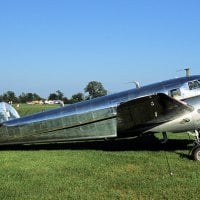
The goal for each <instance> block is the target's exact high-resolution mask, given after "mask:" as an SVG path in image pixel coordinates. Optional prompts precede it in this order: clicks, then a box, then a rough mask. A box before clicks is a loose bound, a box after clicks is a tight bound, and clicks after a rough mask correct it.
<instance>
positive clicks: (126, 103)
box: [0, 75, 200, 160]
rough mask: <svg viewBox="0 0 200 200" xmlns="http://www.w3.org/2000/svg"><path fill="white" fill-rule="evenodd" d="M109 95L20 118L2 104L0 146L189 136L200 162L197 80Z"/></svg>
mask: <svg viewBox="0 0 200 200" xmlns="http://www.w3.org/2000/svg"><path fill="white" fill-rule="evenodd" d="M136 86H137V87H136V88H134V89H131V90H127V91H123V92H119V93H116V94H110V95H107V96H103V97H99V98H96V99H91V100H88V101H84V102H80V103H75V104H72V105H67V106H64V107H60V108H56V109H52V110H49V111H44V112H40V113H36V114H33V115H29V116H25V117H19V115H18V113H17V111H16V110H15V109H14V108H13V107H12V106H11V105H9V104H7V103H4V102H2V103H1V104H0V144H1V145H5V144H33V143H51V142H53V143H54V142H67V141H86V140H101V139H113V140H114V139H120V138H131V137H136V136H139V135H142V134H147V133H152V134H153V133H157V132H162V133H163V137H164V140H167V134H166V133H167V132H174V133H181V132H192V133H194V134H195V136H196V137H195V138H196V139H195V144H196V145H195V147H194V148H193V150H192V156H193V157H194V159H195V160H200V140H199V134H200V75H195V76H189V75H188V76H186V77H181V78H175V79H171V80H167V81H163V82H158V83H155V84H151V85H147V86H143V87H140V86H139V84H138V83H137V84H136Z"/></svg>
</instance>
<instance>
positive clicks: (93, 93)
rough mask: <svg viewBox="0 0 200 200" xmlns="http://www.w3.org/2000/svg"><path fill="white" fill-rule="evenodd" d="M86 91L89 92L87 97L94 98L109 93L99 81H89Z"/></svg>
mask: <svg viewBox="0 0 200 200" xmlns="http://www.w3.org/2000/svg"><path fill="white" fill-rule="evenodd" d="M84 91H85V92H88V93H89V96H88V97H87V99H94V98H96V97H101V96H105V95H107V90H106V89H105V88H104V87H103V85H102V83H101V82H98V81H91V82H89V83H88V85H87V86H86V87H85V89H84Z"/></svg>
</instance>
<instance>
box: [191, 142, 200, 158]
mask: <svg viewBox="0 0 200 200" xmlns="http://www.w3.org/2000/svg"><path fill="white" fill-rule="evenodd" d="M192 158H193V159H194V160H196V161H200V146H198V147H196V148H195V149H194V150H193V151H192Z"/></svg>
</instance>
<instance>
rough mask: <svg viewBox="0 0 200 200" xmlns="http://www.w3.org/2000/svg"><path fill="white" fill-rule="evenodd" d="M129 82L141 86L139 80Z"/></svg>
mask: <svg viewBox="0 0 200 200" xmlns="http://www.w3.org/2000/svg"><path fill="white" fill-rule="evenodd" d="M128 83H134V84H135V87H136V88H140V83H139V82H138V81H131V82H128Z"/></svg>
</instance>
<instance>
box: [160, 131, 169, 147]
mask: <svg viewBox="0 0 200 200" xmlns="http://www.w3.org/2000/svg"><path fill="white" fill-rule="evenodd" d="M162 135H163V139H162V141H161V143H162V144H165V143H166V142H167V141H168V137H167V133H166V132H162Z"/></svg>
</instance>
